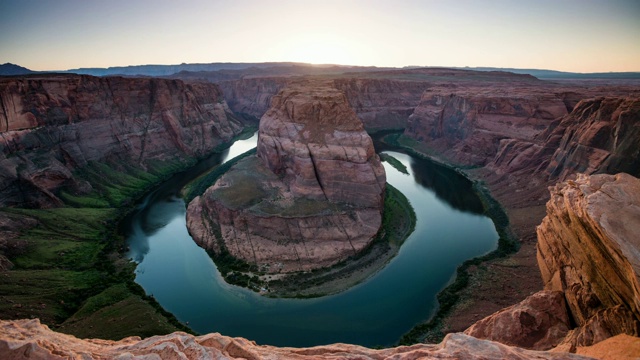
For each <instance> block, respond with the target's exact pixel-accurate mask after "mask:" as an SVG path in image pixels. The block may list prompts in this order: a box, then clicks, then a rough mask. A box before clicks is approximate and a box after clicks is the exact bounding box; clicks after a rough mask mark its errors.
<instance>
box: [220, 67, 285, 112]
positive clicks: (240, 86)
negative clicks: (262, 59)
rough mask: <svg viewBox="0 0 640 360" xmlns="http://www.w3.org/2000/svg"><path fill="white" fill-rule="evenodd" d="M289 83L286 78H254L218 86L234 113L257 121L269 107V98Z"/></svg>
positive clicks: (225, 82) (221, 82)
mask: <svg viewBox="0 0 640 360" xmlns="http://www.w3.org/2000/svg"><path fill="white" fill-rule="evenodd" d="M290 81H291V79H289V78H287V77H256V78H247V79H241V80H233V81H220V82H218V84H219V86H220V88H221V89H222V91H223V93H224V98H225V100H226V101H227V104H229V108H231V110H233V112H234V113H236V114H238V115H241V116H244V117H246V118H249V119H255V120H259V119H260V118H261V117H262V115H264V113H265V112H266V111H267V110H268V109H269V107H270V106H271V98H272V97H273V96H274V95H276V94H277V93H278V92H279V91H280V90H282V89H283V88H285V87H286V86H287V84H289V82H290Z"/></svg>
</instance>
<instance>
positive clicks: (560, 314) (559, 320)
mask: <svg viewBox="0 0 640 360" xmlns="http://www.w3.org/2000/svg"><path fill="white" fill-rule="evenodd" d="M570 326H571V324H570V320H569V315H568V314H567V309H566V303H565V301H564V293H563V292H561V291H540V292H537V293H535V294H533V295H531V296H529V297H527V298H526V299H525V300H523V301H522V302H520V303H518V304H515V305H513V306H510V307H508V308H506V309H503V310H500V311H498V312H497V313H495V314H493V315H490V316H488V317H486V318H484V319H482V320H480V321H478V322H476V323H475V324H473V325H471V327H469V328H468V329H467V330H465V331H464V333H465V334H467V335H471V336H473V337H477V338H479V339H486V340H492V341H497V342H499V343H502V344H506V345H510V346H518V347H522V348H526V349H533V350H549V349H552V348H554V347H556V346H557V345H558V344H559V343H560V342H562V340H563V339H564V337H565V336H566V335H567V332H568V331H569V328H570Z"/></svg>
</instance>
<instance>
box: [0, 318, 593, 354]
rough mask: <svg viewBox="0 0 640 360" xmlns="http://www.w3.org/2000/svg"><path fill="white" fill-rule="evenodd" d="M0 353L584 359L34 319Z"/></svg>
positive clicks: (3, 327)
mask: <svg viewBox="0 0 640 360" xmlns="http://www.w3.org/2000/svg"><path fill="white" fill-rule="evenodd" d="M0 355H2V357H3V358H4V359H69V358H73V359H76V358H82V359H107V358H109V359H111V358H123V359H143V358H144V359H157V358H161V359H164V360H171V359H182V360H184V359H194V360H195V359H247V360H259V359H292V360H294V359H297V360H307V359H308V360H311V359H316V360H322V359H327V360H328V359H331V360H341V359H344V360H346V359H364V360H384V359H396V360H404V359H406V360H409V359H457V360H474V359H477V360H481V359H482V360H485V359H496V360H498V359H520V360H527V359H536V360H544V359H549V360H551V359H557V360H560V359H566V360H571V359H575V360H579V359H589V358H587V357H583V356H578V355H573V354H567V353H550V352H540V351H531V350H524V349H520V348H516V347H510V346H506V345H502V344H500V343H496V342H491V341H487V340H479V339H476V338H474V337H471V336H467V335H464V334H450V335H448V336H447V337H446V338H445V339H444V340H443V341H442V343H440V344H433V345H431V344H417V345H413V346H401V347H397V348H390V349H381V350H374V349H368V348H365V347H361V346H357V345H348V344H333V345H324V346H316V347H311V348H278V347H274V346H267V345H257V344H256V343H255V342H253V341H249V340H247V339H243V338H231V337H228V336H223V335H220V334H217V333H214V334H207V335H202V336H193V335H189V334H185V333H181V332H176V333H172V334H169V335H165V336H153V337H150V338H147V339H144V340H141V339H140V338H138V337H129V338H125V339H122V340H120V341H108V340H100V339H78V338H76V337H73V336H70V335H65V334H60V333H56V332H53V331H51V330H49V328H48V327H46V326H45V325H41V324H40V322H39V321H38V320H37V319H35V320H16V321H3V320H0Z"/></svg>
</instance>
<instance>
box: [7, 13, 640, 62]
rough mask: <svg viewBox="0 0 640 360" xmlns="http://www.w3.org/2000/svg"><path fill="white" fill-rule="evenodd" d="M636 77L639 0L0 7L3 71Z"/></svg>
mask: <svg viewBox="0 0 640 360" xmlns="http://www.w3.org/2000/svg"><path fill="white" fill-rule="evenodd" d="M272 61H296V62H309V63H316V64H326V63H332V64H343V65H366V66H368V65H373V66H391V67H402V66H456V67H461V66H470V67H483V66H488V67H510V68H535V69H551V70H561V71H572V72H608V71H640V0H601V1H596V0H511V1H510V0H477V1H471V0H458V1H454V0H422V1H419V0H393V1H389V0H368V1H364V0H340V1H335V0H311V1H309V0H306V1H303V0H298V1H293V0H279V1H278V0H229V1H227V0H208V1H205V0H201V1H183V0H181V1H178V0H153V1H151V0H109V1H99V0H0V64H2V63H6V62H10V63H14V64H18V65H21V66H24V67H27V68H29V69H32V70H66V69H73V68H80V67H109V66H125V65H141V64H180V63H211V62H272Z"/></svg>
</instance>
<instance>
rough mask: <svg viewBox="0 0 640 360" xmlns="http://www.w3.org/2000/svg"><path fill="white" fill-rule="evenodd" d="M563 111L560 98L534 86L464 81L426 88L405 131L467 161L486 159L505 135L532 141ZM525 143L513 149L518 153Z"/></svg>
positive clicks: (451, 156) (454, 158)
mask: <svg viewBox="0 0 640 360" xmlns="http://www.w3.org/2000/svg"><path fill="white" fill-rule="evenodd" d="M566 114H567V107H566V105H565V103H564V102H563V99H562V98H561V97H560V96H558V95H555V94H553V93H551V94H549V93H547V92H546V91H545V90H544V89H540V88H535V87H495V88H488V89H486V88H480V87H476V86H472V87H465V88H462V89H459V90H456V89H448V88H439V89H431V90H428V91H425V93H424V94H423V95H422V100H421V101H420V105H419V106H418V107H417V108H416V109H415V111H414V112H413V114H412V115H411V116H410V117H409V123H408V125H407V129H406V130H405V134H406V135H408V136H410V137H412V138H414V139H416V140H418V141H421V142H425V143H427V144H428V145H429V146H430V147H432V148H434V149H436V150H438V152H439V154H440V155H441V156H444V157H446V158H448V159H450V160H451V161H454V162H456V163H460V164H465V165H485V164H487V163H488V162H489V161H491V160H492V159H493V158H494V157H496V155H497V154H498V151H499V149H500V148H502V147H505V146H506V145H507V144H506V143H503V142H504V141H512V142H513V141H520V142H522V141H526V142H531V141H532V140H533V139H534V138H535V137H536V135H538V134H539V133H541V132H542V131H543V130H544V129H546V128H547V127H548V125H549V123H550V122H551V121H552V120H554V119H557V118H559V117H561V116H563V115H566ZM532 145H533V144H529V146H527V147H524V148H520V149H517V150H515V149H514V150H515V151H514V152H516V153H518V154H522V153H523V152H527V151H531V149H529V147H530V146H532Z"/></svg>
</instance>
